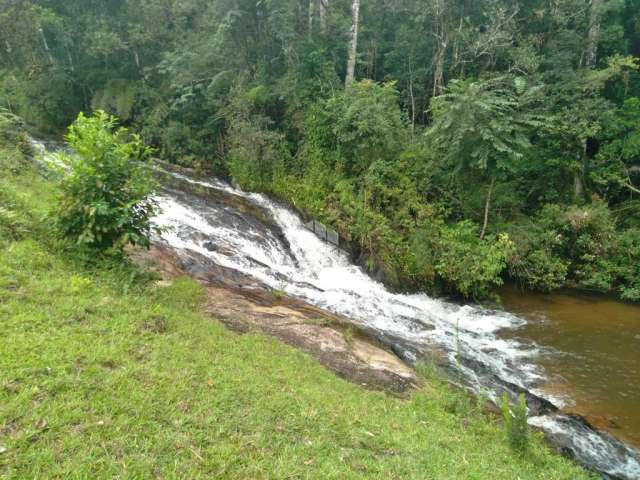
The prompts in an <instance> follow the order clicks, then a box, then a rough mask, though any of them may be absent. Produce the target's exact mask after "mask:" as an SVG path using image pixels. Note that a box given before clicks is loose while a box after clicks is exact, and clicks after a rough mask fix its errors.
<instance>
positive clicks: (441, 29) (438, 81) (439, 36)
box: [433, 0, 447, 97]
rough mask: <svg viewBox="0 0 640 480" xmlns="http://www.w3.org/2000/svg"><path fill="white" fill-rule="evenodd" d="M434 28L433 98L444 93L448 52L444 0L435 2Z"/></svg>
mask: <svg viewBox="0 0 640 480" xmlns="http://www.w3.org/2000/svg"><path fill="white" fill-rule="evenodd" d="M433 8H434V12H433V13H434V17H435V18H434V27H433V36H434V38H435V41H434V44H433V96H434V97H436V96H438V95H441V94H442V93H443V91H444V57H445V53H446V51H447V35H446V26H445V19H444V15H445V13H444V4H443V2H442V0H435V1H434V2H433Z"/></svg>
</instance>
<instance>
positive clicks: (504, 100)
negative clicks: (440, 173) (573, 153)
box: [426, 77, 539, 238]
mask: <svg viewBox="0 0 640 480" xmlns="http://www.w3.org/2000/svg"><path fill="white" fill-rule="evenodd" d="M534 92H535V89H529V90H527V88H526V81H525V80H524V79H522V78H520V77H515V78H512V77H498V78H494V79H490V80H481V81H476V82H472V81H452V82H451V84H450V86H449V88H448V90H447V93H445V94H444V95H441V96H439V97H436V98H434V99H433V100H432V106H431V111H432V113H433V124H432V125H431V127H430V128H429V129H428V130H427V132H426V138H427V142H428V143H429V145H430V146H431V147H432V148H433V149H434V151H436V152H438V154H440V155H441V158H442V159H443V161H444V162H446V163H447V164H449V165H450V166H451V167H453V172H454V173H456V172H459V171H460V170H462V169H468V168H471V169H476V170H478V171H479V172H481V173H484V174H486V175H487V176H488V177H489V186H488V190H487V195H486V201H485V209H484V219H483V225H482V231H481V233H480V238H483V237H484V235H485V233H486V230H487V223H488V219H489V209H490V204H491V196H492V194H493V189H494V187H495V182H496V178H497V177H498V175H500V173H501V172H509V171H513V170H514V169H515V168H516V163H517V161H518V160H520V159H522V157H523V155H524V152H525V151H526V150H527V149H528V148H529V147H530V146H531V143H530V140H529V138H530V136H531V135H532V133H533V131H534V130H535V128H537V127H538V126H539V121H538V120H536V119H535V118H534V117H533V116H532V115H531V114H529V113H528V112H527V111H526V109H525V108H524V105H525V104H526V103H527V101H528V100H530V98H531V97H532V96H533V94H534Z"/></svg>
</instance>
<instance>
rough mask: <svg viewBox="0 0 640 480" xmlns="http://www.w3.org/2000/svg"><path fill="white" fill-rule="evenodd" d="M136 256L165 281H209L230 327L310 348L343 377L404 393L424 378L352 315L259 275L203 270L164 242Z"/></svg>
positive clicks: (212, 298)
mask: <svg viewBox="0 0 640 480" xmlns="http://www.w3.org/2000/svg"><path fill="white" fill-rule="evenodd" d="M131 257H132V259H133V260H134V261H135V262H136V263H138V264H140V265H143V266H145V267H147V268H152V269H154V270H155V271H157V272H158V273H159V274H160V275H162V277H163V281H166V280H167V279H170V278H174V277H176V276H181V275H189V276H192V277H193V278H195V279H197V280H198V281H200V282H201V283H202V284H203V285H205V288H206V293H207V302H206V306H205V310H206V312H207V313H209V314H210V315H211V316H212V317H213V318H215V319H217V320H219V321H221V322H222V323H223V324H224V325H226V326H227V327H228V328H230V329H232V330H234V331H236V332H239V333H246V332H251V331H259V332H263V333H266V334H268V335H272V336H274V337H277V338H279V339H281V340H283V341H284V342H285V343H287V344H289V345H292V346H294V347H297V348H300V349H301V350H303V351H305V352H307V353H309V354H310V355H312V356H313V357H314V358H316V359H317V360H318V361H319V362H320V363H321V364H322V365H324V366H325V367H327V368H329V369H330V370H332V371H334V372H335V373H337V374H338V375H340V376H341V377H343V378H345V379H348V380H350V381H353V382H355V383H358V384H359V385H361V386H363V387H366V388H371V389H384V390H389V391H392V392H396V393H402V392H405V391H407V390H408V389H410V388H413V387H415V386H417V385H418V384H419V383H420V382H419V380H418V377H417V376H416V374H415V372H414V371H413V369H412V368H410V367H409V366H408V365H406V364H405V363H404V362H402V361H401V360H400V359H399V358H398V357H397V356H396V355H395V354H394V353H392V352H390V351H389V350H387V349H386V348H385V347H384V346H383V345H382V344H380V343H379V342H378V341H377V340H376V339H375V338H374V337H373V336H371V335H370V334H368V333H367V332H366V331H364V330H362V329H359V328H358V327H357V326H355V325H354V324H353V323H352V322H350V321H349V320H348V319H346V318H344V317H341V316H338V315H334V314H332V313H330V312H327V311H325V310H322V309H320V308H317V307H315V306H313V305H310V304H308V303H305V302H303V301H300V300H297V299H293V298H289V297H282V296H279V295H278V296H276V295H274V294H273V292H270V291H269V290H268V289H267V288H266V287H265V286H263V285H260V284H259V283H257V282H256V281H255V280H253V279H248V278H245V277H242V276H238V275H237V273H234V272H226V271H225V269H224V268H222V267H220V266H217V268H213V269H206V272H205V271H203V269H202V268H198V269H197V270H194V269H193V265H195V264H196V263H197V264H200V265H202V264H201V263H200V262H195V261H194V260H195V259H194V258H193V257H192V256H187V257H185V258H182V257H179V256H178V255H177V254H176V253H175V252H173V251H172V250H170V249H169V248H166V247H163V246H154V247H152V248H151V250H149V251H135V252H132V253H131Z"/></svg>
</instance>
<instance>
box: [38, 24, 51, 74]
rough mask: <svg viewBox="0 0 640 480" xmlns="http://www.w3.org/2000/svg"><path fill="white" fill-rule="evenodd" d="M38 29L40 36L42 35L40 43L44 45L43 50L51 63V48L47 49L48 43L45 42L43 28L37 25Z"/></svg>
mask: <svg viewBox="0 0 640 480" xmlns="http://www.w3.org/2000/svg"><path fill="white" fill-rule="evenodd" d="M38 30H39V31H40V36H41V37H42V45H43V46H44V50H45V52H47V57H48V58H49V63H51V65H53V63H54V62H53V55H51V50H49V43H47V37H45V35H44V30H43V29H42V27H38Z"/></svg>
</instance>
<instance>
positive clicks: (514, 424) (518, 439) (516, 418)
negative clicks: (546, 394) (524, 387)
mask: <svg viewBox="0 0 640 480" xmlns="http://www.w3.org/2000/svg"><path fill="white" fill-rule="evenodd" d="M500 409H501V410H502V418H503V420H504V426H505V431H506V433H507V439H508V441H509V446H510V447H511V448H512V449H513V451H514V452H516V453H519V454H524V453H526V452H527V450H528V449H529V425H528V424H527V411H528V409H527V402H526V400H525V398H524V394H523V393H521V394H520V396H519V397H518V403H516V404H514V405H511V400H510V399H509V397H508V395H507V394H506V393H505V394H504V395H503V397H502V401H501V404H500Z"/></svg>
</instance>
